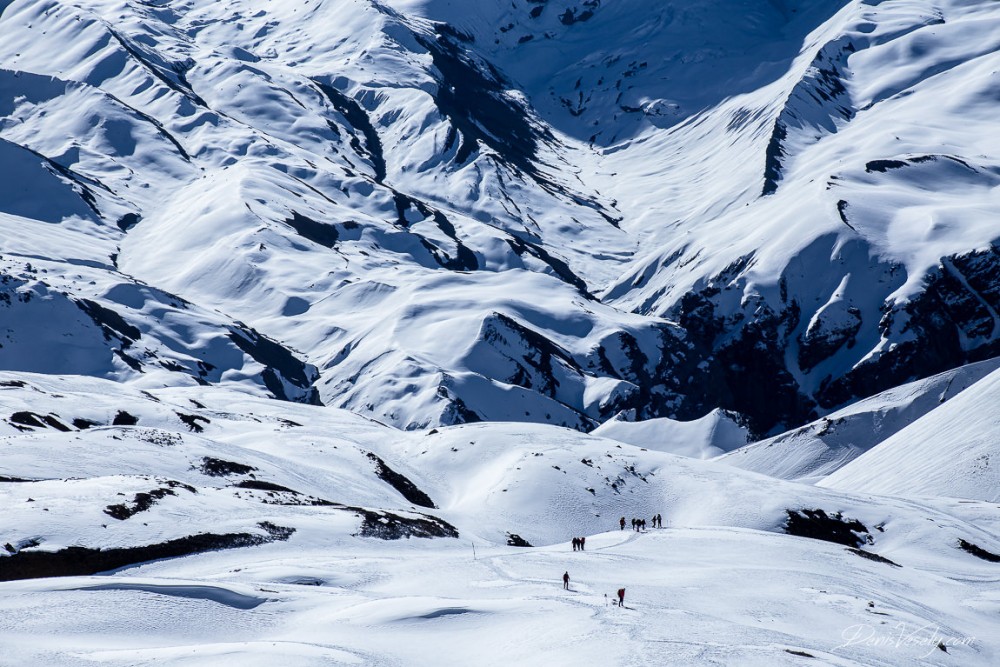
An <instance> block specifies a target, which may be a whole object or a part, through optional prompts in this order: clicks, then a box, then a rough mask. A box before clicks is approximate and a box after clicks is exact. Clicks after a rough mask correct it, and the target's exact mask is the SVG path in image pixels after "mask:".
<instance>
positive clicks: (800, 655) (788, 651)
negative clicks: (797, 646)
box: [785, 648, 816, 658]
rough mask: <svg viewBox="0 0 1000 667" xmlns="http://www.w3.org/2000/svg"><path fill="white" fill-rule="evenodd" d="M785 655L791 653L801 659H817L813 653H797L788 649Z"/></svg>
mask: <svg viewBox="0 0 1000 667" xmlns="http://www.w3.org/2000/svg"><path fill="white" fill-rule="evenodd" d="M785 653H791V654H792V655H797V656H798V657H800V658H815V657H816V656H814V655H813V654H812V653H806V652H805V651H796V650H794V649H790V648H786V649H785Z"/></svg>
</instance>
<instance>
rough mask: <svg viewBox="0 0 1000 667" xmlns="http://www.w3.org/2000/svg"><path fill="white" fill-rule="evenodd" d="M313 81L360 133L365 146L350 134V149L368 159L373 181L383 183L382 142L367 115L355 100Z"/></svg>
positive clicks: (322, 83) (320, 82)
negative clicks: (372, 172)
mask: <svg viewBox="0 0 1000 667" xmlns="http://www.w3.org/2000/svg"><path fill="white" fill-rule="evenodd" d="M313 81H314V83H315V84H316V85H317V86H318V87H319V89H320V90H321V91H323V94H324V95H325V96H326V99H327V100H329V101H330V104H331V105H333V108H334V109H336V110H337V111H338V112H339V113H340V114H341V115H342V116H343V117H344V118H345V119H347V122H348V123H350V125H351V127H353V128H354V129H355V130H357V131H358V132H360V133H361V136H363V137H364V138H365V145H364V146H362V144H361V141H360V140H359V139H358V137H357V136H355V135H354V134H352V135H351V140H350V144H351V148H352V149H353V150H354V152H355V153H357V154H358V155H360V156H362V157H367V158H368V161H369V162H371V165H372V169H373V170H374V171H375V176H374V177H375V180H376V181H377V182H379V183H381V182H382V181H384V180H385V156H384V155H383V153H382V140H381V139H379V136H378V132H376V131H375V126H374V125H372V121H371V119H370V118H369V117H368V113H367V112H366V111H365V110H364V108H363V107H362V106H361V105H360V104H358V102H357V101H356V100H354V99H352V98H350V97H348V96H347V95H345V94H344V93H342V92H340V91H339V90H337V89H336V88H334V87H333V86H331V85H329V84H327V83H324V82H322V81H319V80H317V79H313Z"/></svg>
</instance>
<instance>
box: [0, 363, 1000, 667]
mask: <svg viewBox="0 0 1000 667" xmlns="http://www.w3.org/2000/svg"><path fill="white" fill-rule="evenodd" d="M0 383H2V384H0V387H2V388H0V409H2V411H3V413H4V414H8V413H9V414H10V415H11V417H12V418H10V419H8V420H6V421H5V422H4V426H3V428H4V430H5V432H6V434H5V435H3V436H2V439H0V450H2V451H0V461H2V467H0V474H2V475H3V481H2V482H0V487H2V488H0V493H2V496H0V503H2V506H3V508H4V520H5V529H4V530H5V533H4V537H5V540H6V542H7V546H6V549H5V551H3V552H0V575H2V576H3V578H5V579H8V578H11V577H10V575H11V573H13V572H15V571H16V568H17V567H26V566H27V565H21V564H25V563H31V562H34V563H36V566H38V565H37V564H38V563H40V562H41V561H40V556H42V555H44V554H46V553H47V554H51V555H52V558H50V561H49V562H50V563H55V565H53V567H55V568H56V571H54V572H51V573H52V574H58V573H59V571H58V570H59V569H60V568H61V569H62V572H63V573H65V574H69V575H71V576H68V577H64V578H41V579H15V580H13V581H7V582H5V583H0V591H2V594H3V596H4V600H5V605H4V609H5V611H4V614H3V615H2V616H0V640H2V642H3V645H4V647H5V652H4V656H5V659H6V660H10V661H13V662H16V663H19V664H21V663H29V664H48V665H78V664H90V663H101V664H111V665H118V664H121V665H125V664H149V663H156V664H167V665H208V664H217V662H218V661H219V660H223V659H225V660H227V661H238V662H240V664H250V665H256V664H261V665H263V664H271V663H273V662H274V661H280V662H281V663H282V664H287V665H329V664H345V665H349V664H359V665H360V664H377V665H382V664H385V665H390V664H406V665H440V664H455V665H460V664H470V663H478V664H509V663H510V662H511V661H513V662H516V663H518V664H538V665H541V664H554V663H555V664H561V663H563V662H583V663H586V664H592V661H597V662H600V663H603V664H621V665H626V664H677V665H690V664H698V663H705V662H717V663H723V664H747V665H776V664H778V665H794V664H800V663H801V661H802V660H803V659H804V656H803V655H802V654H808V655H810V656H813V658H814V661H815V662H816V664H830V665H845V664H865V665H869V664H884V665H900V664H942V665H944V664H952V661H959V662H961V664H982V665H989V664H993V663H994V662H995V661H996V660H997V658H998V656H1000V644H998V642H997V639H996V634H995V633H994V632H993V631H992V629H993V628H994V626H995V616H996V614H997V612H998V611H1000V597H998V596H997V591H996V581H997V574H996V568H997V564H996V563H992V562H989V561H987V560H984V559H983V558H981V557H977V556H976V555H974V554H971V553H969V552H967V551H966V550H963V549H962V548H961V546H960V545H961V544H962V543H963V542H965V543H967V544H974V545H976V546H977V547H978V548H980V549H982V550H984V551H985V552H987V553H997V552H1000V508H998V507H997V506H996V505H995V504H992V503H984V502H974V501H963V502H955V501H948V500H933V499H926V500H923V501H916V500H899V499H894V498H889V497H883V496H872V495H868V494H867V493H855V492H846V491H839V490H833V489H822V488H817V487H814V486H808V485H802V484H796V483H792V482H787V481H782V480H777V479H773V478H768V477H764V476H761V475H758V474H755V473H751V472H746V471H741V470H738V469H736V468H733V467H731V466H726V465H722V464H720V463H717V462H712V461H698V460H695V459H691V458H686V457H678V456H675V455H672V454H668V453H663V452H655V451H650V450H647V449H643V448H638V447H634V446H632V445H628V444H624V443H618V442H615V441H613V440H607V439H603V438H598V437H595V436H589V435H584V434H581V433H579V432H576V431H573V430H569V429H561V428H557V427H551V426H544V425H531V424H482V425H464V426H454V427H448V428H442V429H438V430H437V431H436V432H433V431H428V432H405V431H401V430H397V429H395V428H393V427H389V426H385V425H381V424H378V423H375V422H372V421H369V420H366V419H363V418H361V417H358V416H357V415H353V414H350V413H347V412H343V411H340V410H336V409H330V408H323V407H315V406H305V405H295V404H291V403H280V402H276V401H270V400H267V399H262V398H251V397H248V396H246V395H245V394H240V393H235V392H232V391H227V390H224V389H219V388H214V387H188V388H174V389H161V390H152V391H145V392H141V391H137V390H131V389H128V388H126V387H122V386H121V385H118V384H115V383H111V382H108V381H103V380H90V379H85V378H77V379H70V378H52V377H50V376H44V375H33V374H11V373H6V374H4V375H3V377H2V378H0ZM958 400H959V399H955V400H954V401H951V402H949V405H951V404H956V405H957V403H958ZM123 412H125V413H127V414H128V415H129V416H130V420H129V421H134V423H133V424H130V425H124V424H122V423H121V422H122V421H123V419H122V417H121V415H122V413H123ZM26 413H30V414H31V415H34V416H35V418H36V419H37V420H39V424H38V425H34V426H32V425H29V423H30V422H29V420H28V419H27V418H26V417H24V414H26ZM14 415H20V416H18V417H16V418H14ZM84 420H86V421H84ZM115 421H117V422H119V425H114V424H113V423H110V422H115ZM41 424H44V425H41ZM57 424H58V425H59V426H57ZM192 424H194V425H195V426H196V427H197V428H192V427H191V425H192ZM83 426H88V428H82V429H81V427H83ZM64 428H65V429H66V430H63V429H64ZM369 454H375V455H376V456H377V457H378V458H379V459H381V460H382V462H383V466H387V467H388V468H390V469H392V470H394V471H395V472H397V473H399V474H401V475H403V476H405V477H406V478H407V479H408V480H410V482H411V484H413V485H414V486H416V487H417V488H419V489H420V490H421V491H423V492H424V493H425V494H426V495H427V497H429V498H430V499H431V501H432V503H433V505H434V507H426V506H418V505H415V504H413V503H412V502H411V501H410V500H409V499H408V498H406V497H404V496H403V495H402V494H401V492H400V489H399V488H398V483H397V484H392V483H390V482H389V481H387V480H386V478H384V477H380V476H379V474H378V466H376V465H374V464H373V461H372V459H371V457H370V456H369ZM157 489H161V490H163V492H162V493H157V492H156V490H157ZM142 494H146V496H147V497H146V500H148V501H149V502H148V503H144V502H143V501H142V497H141V496H142ZM803 510H805V511H809V512H812V511H814V510H821V511H822V512H823V513H824V514H825V515H827V516H828V517H830V518H831V519H830V520H831V521H832V522H833V523H832V524H831V525H833V527H834V528H836V526H837V525H850V526H851V527H852V528H853V530H854V532H850V531H847V532H843V531H841V533H840V537H841V539H843V538H844V537H845V536H846V538H847V542H848V544H844V543H834V542H830V541H824V540H823V539H815V537H813V538H810V537H801V536H795V535H790V534H786V533H785V525H786V524H787V523H788V520H789V514H788V513H789V511H792V512H793V513H798V512H800V511H803ZM654 513H662V514H663V516H664V525H665V528H664V529H662V530H661V529H656V530H654V529H652V528H651V527H650V528H649V529H648V530H646V531H644V532H635V531H633V530H631V527H630V526H626V529H625V530H619V528H618V525H617V524H618V519H619V518H620V517H621V516H623V515H624V516H626V517H628V518H632V517H645V518H647V520H648V519H649V518H651V517H652V515H653V514H654ZM371 516H374V517H375V519H374V524H375V525H376V526H377V525H379V524H381V525H383V526H386V525H388V524H389V523H392V522H393V521H403V522H404V523H402V524H397V525H404V526H407V527H408V528H409V529H412V530H418V529H419V525H418V524H417V523H405V522H406V521H411V522H413V521H415V520H418V519H420V518H423V519H424V520H425V521H433V522H437V525H439V526H441V525H450V526H453V527H454V529H456V530H457V534H458V537H448V536H442V537H435V538H428V537H421V536H419V533H416V532H415V533H412V534H411V536H410V537H402V536H399V537H402V539H399V540H391V539H390V540H383V539H378V537H377V535H379V534H381V536H382V537H386V534H385V533H378V531H377V529H376V532H371V528H372V523H371ZM833 517H841V519H840V520H836V519H834V518H833ZM445 522H447V523H445ZM262 527H265V528H262ZM425 527H426V524H425ZM827 528H828V529H829V526H828V527H827ZM240 532H244V533H252V534H256V535H258V536H260V537H261V538H262V539H260V540H259V541H257V542H253V543H246V544H242V545H236V546H233V545H229V548H221V549H216V550H210V551H207V552H206V551H200V552H195V553H193V554H192V555H188V556H186V557H183V558H166V559H161V560H155V561H152V562H133V563H123V564H122V565H120V566H119V567H118V568H115V569H114V570H113V571H110V572H103V573H102V574H98V575H96V576H94V575H91V574H89V573H80V572H76V573H74V571H73V570H72V568H73V567H75V566H77V565H78V564H79V563H80V562H81V561H80V556H79V555H78V554H80V553H82V552H83V551H84V550H87V549H90V550H93V549H101V550H102V553H104V554H106V555H107V554H118V553H121V550H124V549H129V548H132V549H141V548H150V547H152V548H155V547H156V545H164V544H170V543H171V540H175V541H176V540H178V539H181V538H183V537H184V536H192V535H204V534H212V535H221V534H230V535H231V534H235V533H240ZM793 532H797V531H793ZM279 533H281V534H282V535H283V537H281V538H280V539H273V540H272V541H267V540H266V539H263V538H266V537H267V535H268V534H270V535H271V536H272V537H273V536H274V535H277V534H279ZM834 533H836V531H833V532H832V533H828V534H827V537H830V536H831V535H833V534H834ZM509 534H516V535H519V536H520V537H521V538H522V539H523V540H526V541H528V542H530V543H531V544H533V545H535V546H534V547H532V548H525V547H512V546H507V545H506V544H505V542H506V541H507V538H508V536H509ZM823 534H824V529H822V528H821V529H819V531H818V532H817V533H815V534H814V535H815V536H816V537H818V536H820V535H823ZM581 535H582V536H586V537H587V538H588V539H587V543H586V549H585V551H582V552H576V553H574V552H573V551H572V550H571V548H570V545H569V539H570V538H571V537H575V536H581ZM853 545H857V547H858V548H859V549H860V551H859V550H857V549H855V550H854V551H852V550H851V548H849V547H850V546H853ZM73 547H75V548H77V551H75V552H74V551H72V550H70V551H65V550H66V549H70V548H73ZM59 554H67V555H68V557H65V558H63V557H61V556H60V555H59ZM30 559H35V560H33V561H32V560H30ZM140 561H148V558H141V559H140ZM563 572H569V574H570V577H571V585H570V590H568V591H564V590H563V589H562V586H561V583H562V582H561V576H562V573H563ZM620 587H625V589H626V597H625V607H624V608H618V607H615V606H612V605H611V598H613V597H614V592H615V591H616V590H617V589H618V588H620ZM939 643H940V644H941V645H942V646H944V648H946V649H947V652H945V651H944V650H943V649H942V648H939V646H938V644H939ZM811 662H812V661H811Z"/></svg>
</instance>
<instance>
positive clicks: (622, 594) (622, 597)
mask: <svg viewBox="0 0 1000 667" xmlns="http://www.w3.org/2000/svg"><path fill="white" fill-rule="evenodd" d="M618 606H619V607H624V606H625V589H624V588H619V589H618Z"/></svg>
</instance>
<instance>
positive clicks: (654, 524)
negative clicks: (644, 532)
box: [649, 514, 656, 528]
mask: <svg viewBox="0 0 1000 667" xmlns="http://www.w3.org/2000/svg"><path fill="white" fill-rule="evenodd" d="M649 522H650V523H651V524H653V528H656V515H655V514H654V515H653V518H652V519H650V520H649Z"/></svg>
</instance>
